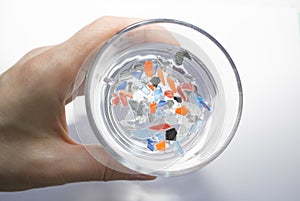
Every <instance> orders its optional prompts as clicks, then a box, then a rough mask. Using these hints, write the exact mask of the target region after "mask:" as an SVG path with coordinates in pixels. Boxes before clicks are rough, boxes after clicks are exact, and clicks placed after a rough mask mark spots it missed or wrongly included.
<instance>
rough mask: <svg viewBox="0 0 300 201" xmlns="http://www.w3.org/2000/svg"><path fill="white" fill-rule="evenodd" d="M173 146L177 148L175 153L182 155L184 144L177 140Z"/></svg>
mask: <svg viewBox="0 0 300 201" xmlns="http://www.w3.org/2000/svg"><path fill="white" fill-rule="evenodd" d="M173 146H175V148H176V150H175V151H174V152H175V154H179V155H182V154H183V153H184V151H183V148H182V146H181V145H180V143H179V142H177V141H176V142H174V145H173Z"/></svg>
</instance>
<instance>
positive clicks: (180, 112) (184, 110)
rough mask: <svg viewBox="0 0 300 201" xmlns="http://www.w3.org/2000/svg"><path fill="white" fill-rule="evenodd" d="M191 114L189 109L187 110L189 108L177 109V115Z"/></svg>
mask: <svg viewBox="0 0 300 201" xmlns="http://www.w3.org/2000/svg"><path fill="white" fill-rule="evenodd" d="M189 112H190V111H189V109H187V107H185V106H181V107H178V108H176V109H175V113H176V114H180V115H183V116H185V115H187V114H188V113H189Z"/></svg>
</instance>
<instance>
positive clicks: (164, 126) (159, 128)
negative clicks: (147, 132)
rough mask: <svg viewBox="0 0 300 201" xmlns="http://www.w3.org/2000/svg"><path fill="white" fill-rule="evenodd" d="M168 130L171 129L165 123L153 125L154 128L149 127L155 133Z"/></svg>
mask: <svg viewBox="0 0 300 201" xmlns="http://www.w3.org/2000/svg"><path fill="white" fill-rule="evenodd" d="M168 128H171V125H170V124H167V123H164V124H158V125H154V126H151V127H150V129H151V130H156V131H163V130H166V129H168Z"/></svg>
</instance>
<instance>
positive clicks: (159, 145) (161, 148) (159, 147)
mask: <svg viewBox="0 0 300 201" xmlns="http://www.w3.org/2000/svg"><path fill="white" fill-rule="evenodd" d="M155 148H156V149H157V150H159V151H165V150H166V140H163V141H161V142H159V143H157V144H155Z"/></svg>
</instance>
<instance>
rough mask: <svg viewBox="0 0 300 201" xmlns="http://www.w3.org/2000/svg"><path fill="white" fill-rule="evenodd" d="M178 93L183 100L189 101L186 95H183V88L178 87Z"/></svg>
mask: <svg viewBox="0 0 300 201" xmlns="http://www.w3.org/2000/svg"><path fill="white" fill-rule="evenodd" d="M177 91H178V93H179V95H180V97H181V98H182V100H183V101H184V102H186V100H187V99H186V96H185V94H184V93H183V91H182V89H181V86H178V87H177Z"/></svg>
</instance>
